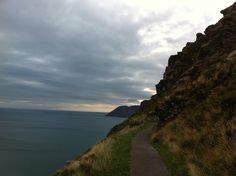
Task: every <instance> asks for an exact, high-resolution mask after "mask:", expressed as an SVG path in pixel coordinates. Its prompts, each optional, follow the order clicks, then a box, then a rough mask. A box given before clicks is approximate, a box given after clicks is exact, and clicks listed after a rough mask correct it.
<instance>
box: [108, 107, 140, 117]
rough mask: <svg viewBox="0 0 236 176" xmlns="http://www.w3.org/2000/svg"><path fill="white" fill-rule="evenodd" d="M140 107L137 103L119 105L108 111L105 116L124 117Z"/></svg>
mask: <svg viewBox="0 0 236 176" xmlns="http://www.w3.org/2000/svg"><path fill="white" fill-rule="evenodd" d="M139 109H140V106H139V105H135V106H119V107H117V108H116V109H114V110H113V111H111V112H109V113H108V114H107V115H106V116H115V117H124V118H128V117H130V116H132V115H133V114H134V113H135V112H137V111H138V110H139Z"/></svg>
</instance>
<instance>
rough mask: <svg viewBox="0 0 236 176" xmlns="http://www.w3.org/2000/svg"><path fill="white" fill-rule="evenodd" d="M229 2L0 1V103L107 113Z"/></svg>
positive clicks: (157, 74)
mask: <svg viewBox="0 0 236 176" xmlns="http://www.w3.org/2000/svg"><path fill="white" fill-rule="evenodd" d="M233 2H234V0H224V1H215V0H197V1H196V0H178V1H176V0H168V2H167V1H162V0H102V1H98V0H20V1H19V0H0V41H1V42H0V107H12V108H34V109H64V110H82V111H109V110H111V109H112V108H114V107H115V106H117V105H132V104H139V102H140V101H141V100H143V99H148V98H149V97H150V96H151V95H153V94H154V85H155V84H156V83H157V82H158V81H159V80H160V79H161V78H162V75H163V72H164V69H165V67H166V64H167V61H168V57H169V55H171V54H175V53H176V52H177V51H179V50H181V48H182V47H183V46H184V45H185V44H186V42H188V41H194V40H195V34H196V33H197V32H203V31H204V29H205V28H206V27H207V26H208V25H210V24H213V23H215V22H217V21H218V20H219V19H220V18H221V17H222V15H221V14H220V13H219V12H220V10H222V9H224V8H225V7H227V6H229V5H231V4H232V3H233Z"/></svg>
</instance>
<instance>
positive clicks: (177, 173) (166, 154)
mask: <svg viewBox="0 0 236 176" xmlns="http://www.w3.org/2000/svg"><path fill="white" fill-rule="evenodd" d="M153 146H154V148H156V149H157V151H158V152H159V154H160V156H161V158H162V159H163V161H164V163H165V164H166V166H167V168H168V170H169V171H170V173H171V175H172V176H190V174H189V171H188V168H187V165H186V162H185V159H184V157H183V156H182V155H180V154H176V153H173V152H171V151H170V149H169V147H168V146H167V145H166V144H164V143H162V142H161V141H155V142H154V143H153Z"/></svg>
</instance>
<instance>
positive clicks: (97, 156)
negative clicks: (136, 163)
mask: <svg viewBox="0 0 236 176" xmlns="http://www.w3.org/2000/svg"><path fill="white" fill-rule="evenodd" d="M142 121H143V119H142V117H140V116H135V117H133V118H132V119H130V120H128V122H124V123H125V127H123V126H122V129H121V130H115V131H113V133H112V134H110V135H109V136H108V137H107V138H106V139H104V140H103V141H102V142H101V143H99V144H97V145H95V146H94V147H93V148H91V149H90V150H89V151H88V152H87V153H85V154H84V155H82V156H81V157H78V158H77V159H75V160H73V161H72V162H71V163H70V164H68V165H67V166H65V168H64V169H62V170H59V171H58V172H57V173H56V174H55V176H72V175H73V176H111V175H112V176H129V174H130V158H131V156H130V155H131V141H132V138H133V137H134V136H135V135H136V134H137V133H138V132H139V131H140V130H142V129H143V128H145V127H146V125H145V123H142Z"/></svg>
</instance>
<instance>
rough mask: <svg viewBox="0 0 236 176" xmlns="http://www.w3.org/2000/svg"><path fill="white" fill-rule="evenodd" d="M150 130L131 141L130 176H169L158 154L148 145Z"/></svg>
mask: <svg viewBox="0 0 236 176" xmlns="http://www.w3.org/2000/svg"><path fill="white" fill-rule="evenodd" d="M150 134H151V128H148V129H145V130H143V131H141V132H140V133H138V134H137V136H135V137H134V139H133V141H132V163H131V176H170V173H169V172H168V171H167V169H166V166H165V164H164V163H163V161H162V160H161V158H160V155H159V154H158V152H157V151H156V150H155V149H154V148H153V147H152V145H151V144H150Z"/></svg>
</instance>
